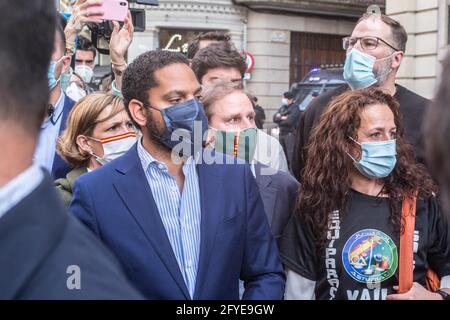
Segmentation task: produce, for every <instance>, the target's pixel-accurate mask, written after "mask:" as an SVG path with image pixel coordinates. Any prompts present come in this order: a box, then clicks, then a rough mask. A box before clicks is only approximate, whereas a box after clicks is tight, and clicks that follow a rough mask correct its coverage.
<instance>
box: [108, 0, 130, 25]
mask: <svg viewBox="0 0 450 320" xmlns="http://www.w3.org/2000/svg"><path fill="white" fill-rule="evenodd" d="M102 9H103V11H104V12H105V13H104V14H103V16H102V19H103V20H115V21H124V20H125V17H126V16H127V12H128V1H126V0H103V5H102Z"/></svg>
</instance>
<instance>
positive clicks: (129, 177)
mask: <svg viewBox="0 0 450 320" xmlns="http://www.w3.org/2000/svg"><path fill="white" fill-rule="evenodd" d="M116 170H117V171H118V172H119V175H118V177H117V178H116V179H115V181H114V187H115V188H116V190H117V192H118V193H119V195H120V197H121V198H122V201H123V202H124V203H125V205H126V206H127V208H128V209H129V210H130V212H131V214H132V216H133V217H134V219H135V220H136V222H137V223H138V224H139V226H140V228H141V230H142V232H143V233H144V234H145V236H146V238H147V239H148V240H149V242H150V243H151V245H152V246H153V249H154V250H155V251H156V253H157V254H158V256H159V257H160V259H161V261H162V262H163V263H164V265H165V266H166V268H167V270H168V271H169V273H170V274H171V275H172V277H173V279H174V280H175V282H176V283H177V284H178V286H179V287H180V289H181V291H182V292H183V294H184V295H185V296H186V299H190V294H189V291H188V289H187V287H186V284H185V282H184V279H183V275H182V274H181V272H180V268H179V266H178V262H177V260H176V258H175V255H174V253H173V249H172V246H171V244H170V242H169V238H168V237H167V233H166V230H165V228H164V225H163V223H162V220H161V217H160V215H159V211H158V207H157V206H156V202H155V200H154V198H153V195H152V191H151V189H150V186H149V185H148V182H147V178H146V176H145V173H144V170H143V168H142V165H141V162H140V159H139V156H138V153H137V146H136V145H134V146H133V147H132V148H131V149H130V151H128V153H127V154H125V155H124V156H123V157H122V158H121V159H120V161H119V162H118V165H117V166H116Z"/></svg>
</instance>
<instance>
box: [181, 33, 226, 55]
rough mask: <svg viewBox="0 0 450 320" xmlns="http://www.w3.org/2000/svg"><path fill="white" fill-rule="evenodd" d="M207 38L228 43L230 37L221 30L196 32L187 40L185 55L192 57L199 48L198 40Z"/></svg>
mask: <svg viewBox="0 0 450 320" xmlns="http://www.w3.org/2000/svg"><path fill="white" fill-rule="evenodd" d="M203 40H209V41H219V42H225V43H227V44H229V43H230V41H231V38H230V36H229V35H227V34H226V33H225V32H223V31H209V32H202V33H200V34H198V35H197V36H196V37H195V38H194V39H192V40H191V41H189V45H188V51H187V57H188V59H194V57H195V55H196V54H197V52H199V50H200V41H203Z"/></svg>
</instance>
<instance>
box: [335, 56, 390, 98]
mask: <svg viewBox="0 0 450 320" xmlns="http://www.w3.org/2000/svg"><path fill="white" fill-rule="evenodd" d="M394 53H395V52H394ZM394 53H393V54H394ZM393 54H391V55H389V56H387V57H385V58H382V59H378V60H377V59H376V58H375V57H372V56H371V55H368V54H365V53H363V52H361V51H359V50H357V49H355V48H353V49H352V50H351V51H350V52H349V53H348V54H347V58H346V60H345V66H344V79H345V81H347V83H348V85H349V86H350V88H352V90H358V89H364V88H368V87H370V86H372V85H374V84H376V83H377V82H378V80H377V77H376V75H375V73H374V71H373V66H374V65H375V62H377V61H382V60H385V59H388V58H390V57H391V56H392V55H393ZM391 71H392V70H391Z"/></svg>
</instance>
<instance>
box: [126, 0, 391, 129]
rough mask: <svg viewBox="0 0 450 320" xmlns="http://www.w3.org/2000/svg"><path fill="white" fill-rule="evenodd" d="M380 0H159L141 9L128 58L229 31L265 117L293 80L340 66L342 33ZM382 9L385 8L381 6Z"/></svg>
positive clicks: (175, 48) (178, 48) (181, 48)
mask: <svg viewBox="0 0 450 320" xmlns="http://www.w3.org/2000/svg"><path fill="white" fill-rule="evenodd" d="M373 3H377V4H378V5H380V6H382V7H383V6H384V0H383V1H380V0H378V1H377V0H370V1H367V0H359V1H358V0H340V1H331V0H318V1H303V0H302V1H298V0H273V1H258V0H160V1H159V6H158V7H153V6H142V5H136V4H133V7H134V8H140V9H144V10H145V14H146V17H145V21H146V29H145V31H144V32H136V33H135V40H134V42H133V44H132V46H131V48H130V50H129V53H128V54H129V56H128V58H129V60H132V59H134V58H135V57H136V56H137V55H139V54H141V53H143V52H145V51H147V50H152V49H155V48H164V49H167V50H173V51H181V52H183V51H185V50H186V48H187V42H188V40H189V37H192V36H194V35H195V34H196V33H198V32H201V31H208V30H223V31H226V32H227V33H228V34H230V36H231V38H232V40H233V41H234V43H235V45H236V48H238V49H239V50H243V51H248V52H249V53H251V54H252V55H253V56H254V58H255V66H254V69H253V71H252V73H251V75H250V79H249V80H247V81H246V86H247V88H248V89H249V90H250V91H251V92H252V93H253V94H255V95H256V96H257V97H258V99H259V103H260V104H261V105H262V106H263V107H264V108H265V110H266V116H267V119H268V120H269V121H270V120H271V119H272V116H273V113H274V112H275V111H276V110H277V109H278V108H279V106H280V103H281V95H282V93H283V92H285V91H287V90H288V89H289V87H290V85H291V84H292V83H293V82H296V81H300V80H302V78H303V77H304V76H305V74H306V73H307V72H308V71H309V70H310V69H311V68H314V67H318V66H320V65H321V64H341V63H343V62H344V59H345V52H344V51H343V50H342V41H341V38H342V37H343V36H346V35H349V34H350V33H351V31H352V29H353V27H354V25H355V22H356V21H357V19H358V18H359V17H360V16H361V14H362V13H364V12H365V11H366V10H367V7H368V6H369V5H370V4H373ZM383 9H384V8H383Z"/></svg>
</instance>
